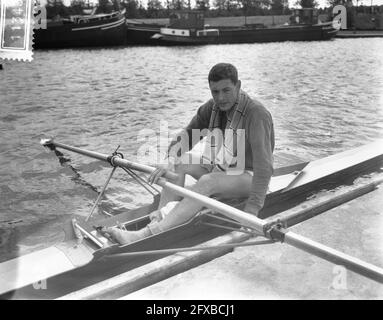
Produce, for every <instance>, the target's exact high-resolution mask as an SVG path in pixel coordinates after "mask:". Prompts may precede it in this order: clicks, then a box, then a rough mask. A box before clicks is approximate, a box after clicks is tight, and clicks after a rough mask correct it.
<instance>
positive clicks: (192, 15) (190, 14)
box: [169, 10, 205, 29]
mask: <svg viewBox="0 0 383 320" xmlns="http://www.w3.org/2000/svg"><path fill="white" fill-rule="evenodd" d="M169 22H170V26H169V27H170V28H174V29H203V28H204V26H205V17H204V14H203V12H202V11H192V10H187V11H177V12H173V13H172V14H171V15H170V21H169Z"/></svg>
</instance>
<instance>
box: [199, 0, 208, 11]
mask: <svg viewBox="0 0 383 320" xmlns="http://www.w3.org/2000/svg"><path fill="white" fill-rule="evenodd" d="M209 2H210V0H197V1H196V9H197V10H202V11H208V10H209V8H210V3H209Z"/></svg>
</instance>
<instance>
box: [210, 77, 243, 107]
mask: <svg viewBox="0 0 383 320" xmlns="http://www.w3.org/2000/svg"><path fill="white" fill-rule="evenodd" d="M209 87H210V91H211V94H212V96H213V100H214V102H215V104H216V105H217V107H218V108H219V109H220V110H221V111H229V110H230V109H231V107H232V106H233V105H234V103H235V102H236V100H237V97H238V93H239V89H240V88H241V81H238V82H237V84H236V85H235V84H234V83H233V82H232V81H231V80H230V79H223V80H220V81H217V82H214V81H210V82H209Z"/></svg>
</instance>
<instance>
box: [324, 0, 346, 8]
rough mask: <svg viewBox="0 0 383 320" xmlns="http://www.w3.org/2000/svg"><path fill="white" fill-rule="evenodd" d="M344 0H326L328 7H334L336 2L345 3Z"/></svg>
mask: <svg viewBox="0 0 383 320" xmlns="http://www.w3.org/2000/svg"><path fill="white" fill-rule="evenodd" d="M346 2H347V1H346V0H327V4H328V5H329V6H330V7H335V6H336V5H338V4H346Z"/></svg>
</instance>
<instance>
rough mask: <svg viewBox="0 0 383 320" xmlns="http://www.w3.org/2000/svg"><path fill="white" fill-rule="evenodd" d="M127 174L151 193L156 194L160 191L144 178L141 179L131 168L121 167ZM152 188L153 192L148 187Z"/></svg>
mask: <svg viewBox="0 0 383 320" xmlns="http://www.w3.org/2000/svg"><path fill="white" fill-rule="evenodd" d="M122 169H123V170H124V171H125V172H126V173H127V174H128V175H130V176H131V177H132V178H133V179H134V180H135V181H136V182H138V184H140V185H141V186H142V187H143V188H145V190H146V191H148V192H149V193H150V194H151V195H153V196H155V195H156V194H158V193H160V191H159V190H158V189H156V188H155V187H153V186H152V185H150V184H149V183H147V182H146V181H145V180H144V179H142V178H141V177H140V176H139V175H138V174H136V173H135V172H133V171H132V170H130V169H128V168H122ZM149 187H150V188H152V189H153V190H154V191H155V192H153V191H152V190H151V189H150V188H149Z"/></svg>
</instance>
